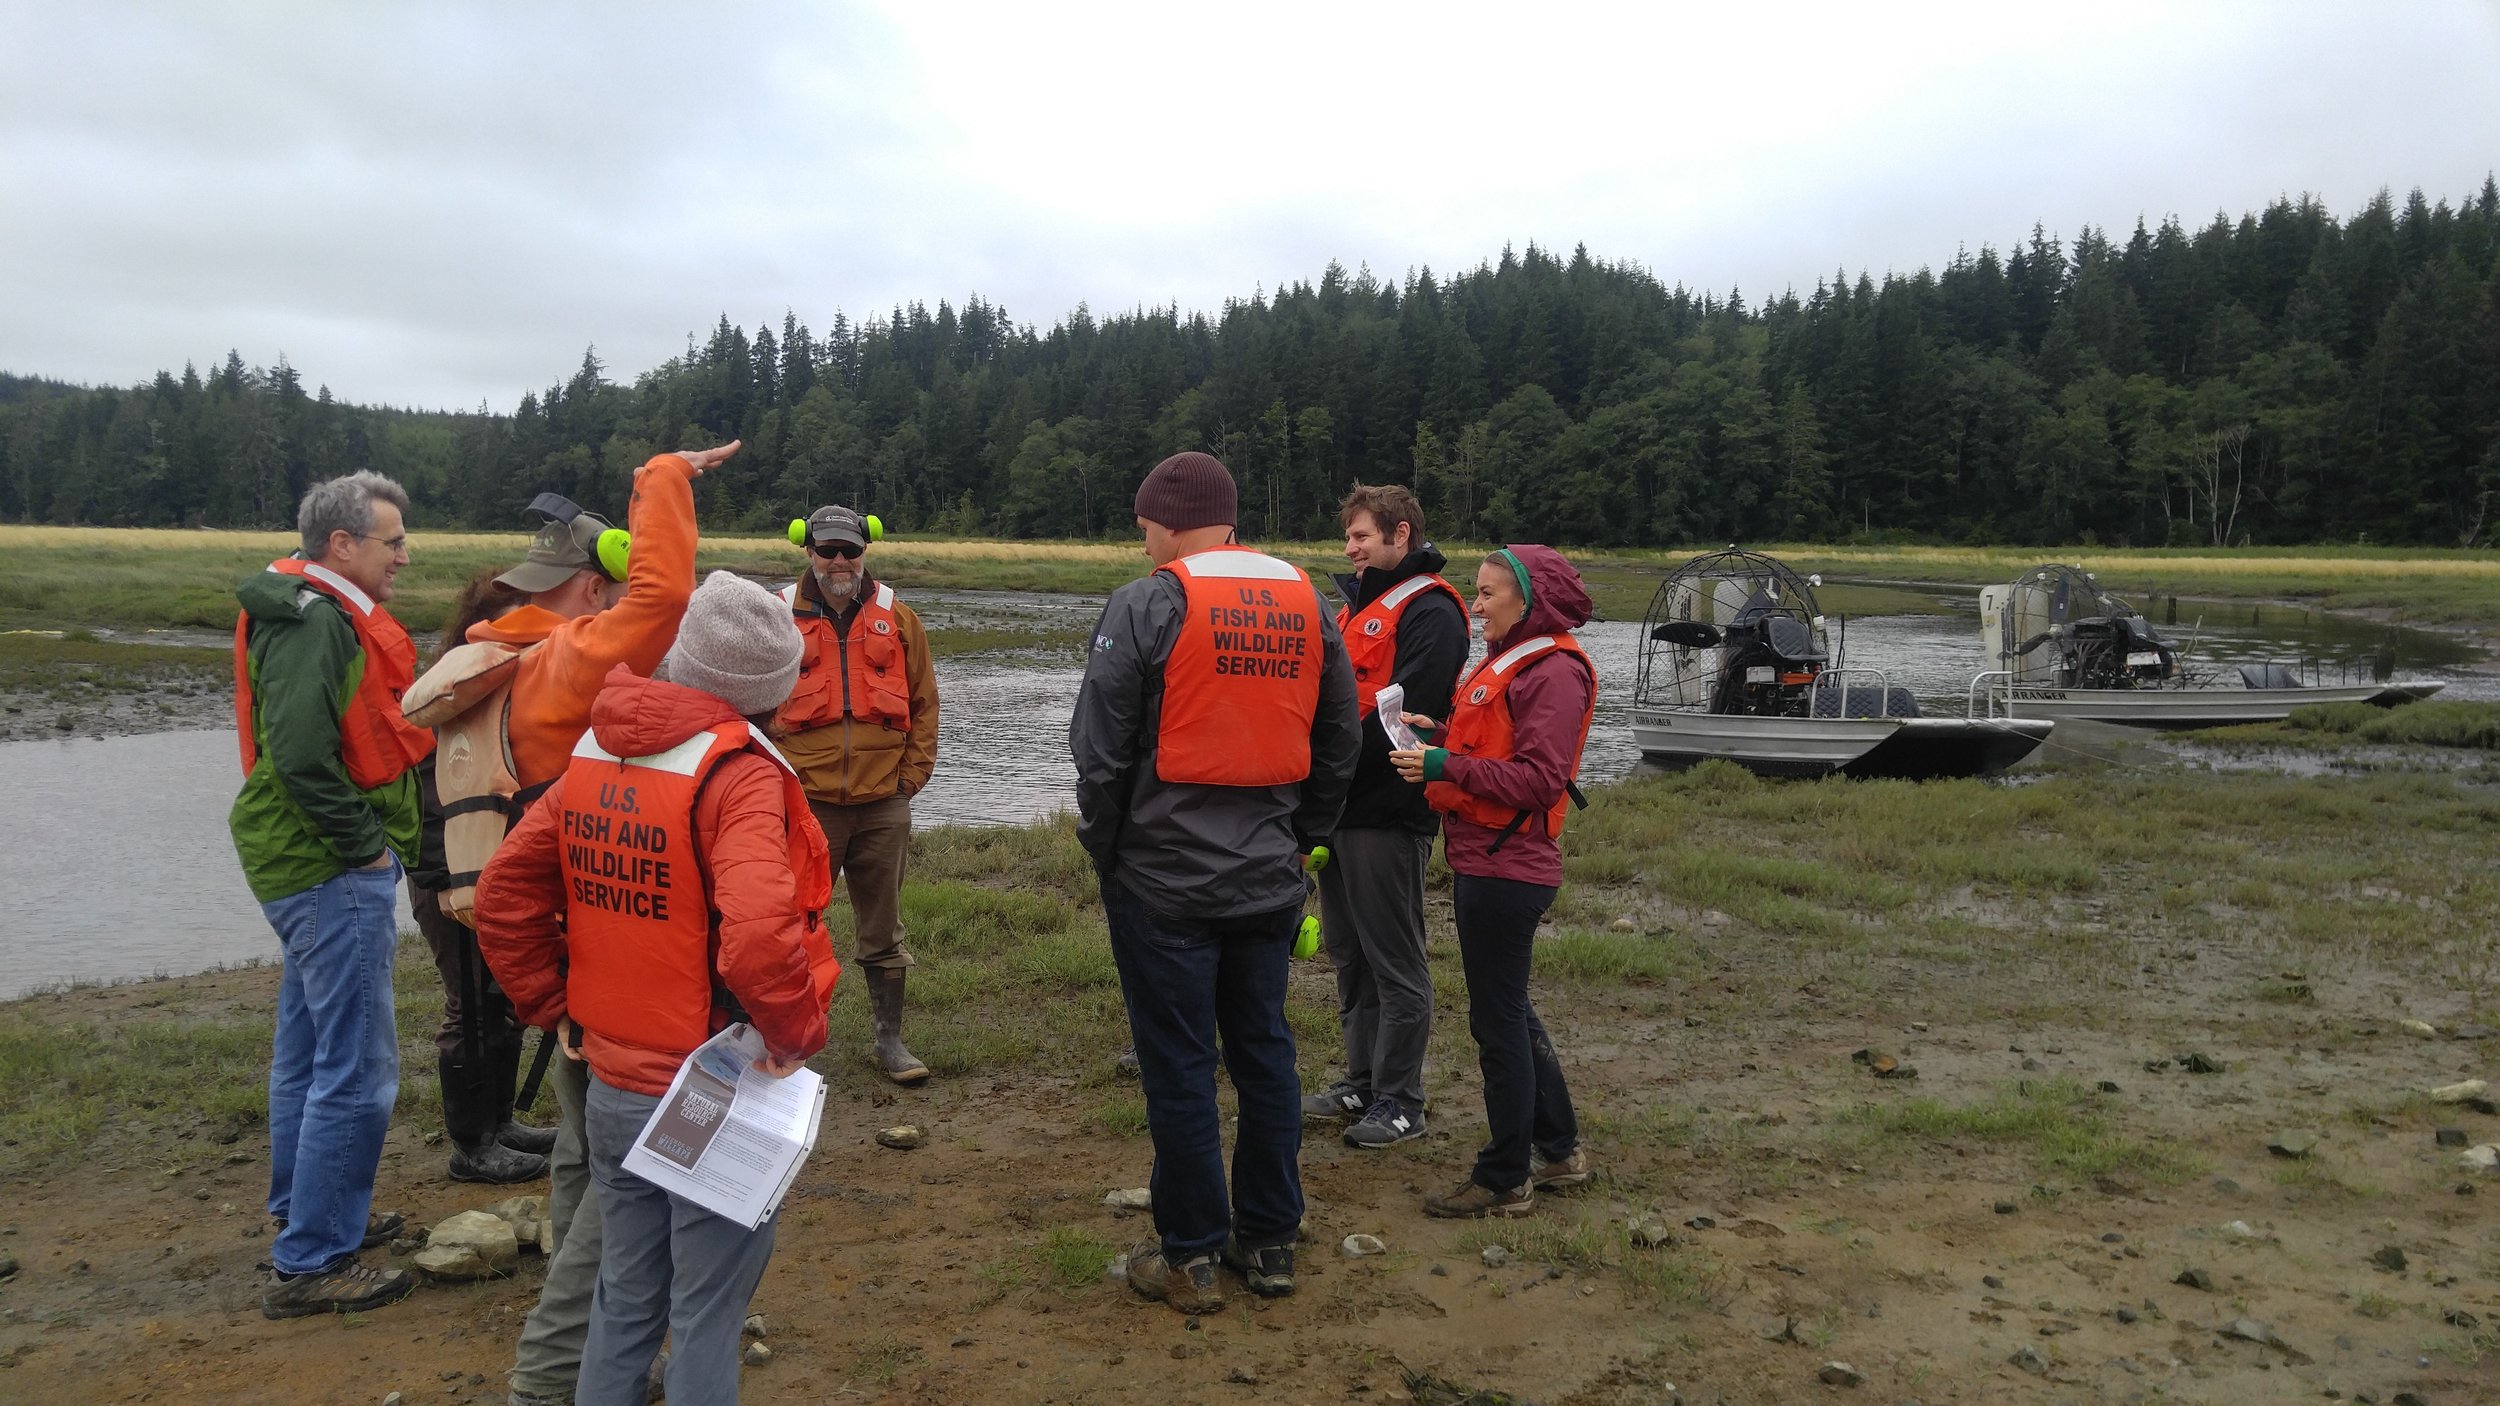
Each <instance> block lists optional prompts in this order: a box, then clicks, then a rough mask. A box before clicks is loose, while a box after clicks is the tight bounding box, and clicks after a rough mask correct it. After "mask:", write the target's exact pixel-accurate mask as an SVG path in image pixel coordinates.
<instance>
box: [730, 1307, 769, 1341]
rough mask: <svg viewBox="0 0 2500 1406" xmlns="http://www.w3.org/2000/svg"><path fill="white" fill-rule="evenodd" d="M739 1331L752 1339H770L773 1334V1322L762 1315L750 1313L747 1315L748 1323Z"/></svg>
mask: <svg viewBox="0 0 2500 1406" xmlns="http://www.w3.org/2000/svg"><path fill="white" fill-rule="evenodd" d="M738 1331H739V1332H741V1333H744V1334H746V1335H747V1336H748V1337H750V1338H768V1337H771V1336H772V1332H773V1325H772V1320H771V1319H769V1318H766V1317H765V1316H764V1315H762V1314H760V1313H750V1314H748V1315H747V1321H746V1322H745V1324H743V1325H742V1326H741V1327H740V1328H739V1329H738Z"/></svg>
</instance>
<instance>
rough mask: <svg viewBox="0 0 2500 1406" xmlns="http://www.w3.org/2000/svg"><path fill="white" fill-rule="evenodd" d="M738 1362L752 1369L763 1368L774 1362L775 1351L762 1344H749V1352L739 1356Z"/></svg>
mask: <svg viewBox="0 0 2500 1406" xmlns="http://www.w3.org/2000/svg"><path fill="white" fill-rule="evenodd" d="M738 1360H739V1361H741V1362H744V1363H745V1364H747V1365H748V1366H750V1367H761V1366H763V1365H764V1364H765V1363H767V1362H770V1361H772V1360H773V1350H772V1349H771V1348H769V1347H766V1346H764V1345H763V1344H762V1343H748V1344H747V1350H746V1351H745V1352H742V1353H740V1354H738Z"/></svg>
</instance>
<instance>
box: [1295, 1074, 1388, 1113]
mask: <svg viewBox="0 0 2500 1406" xmlns="http://www.w3.org/2000/svg"><path fill="white" fill-rule="evenodd" d="M1371 1105H1372V1096H1371V1091H1370V1090H1368V1089H1365V1088H1363V1087H1362V1086H1360V1085H1358V1084H1356V1083H1355V1082H1354V1081H1352V1080H1350V1079H1339V1080H1338V1081H1337V1082H1335V1083H1333V1084H1331V1085H1329V1086H1328V1087H1327V1088H1324V1089H1322V1090H1320V1091H1319V1092H1318V1093H1315V1094H1312V1095H1310V1096H1309V1097H1307V1098H1305V1099H1303V1100H1302V1116H1303V1117H1305V1118H1360V1117H1362V1116H1363V1110H1364V1109H1366V1108H1369V1107H1371Z"/></svg>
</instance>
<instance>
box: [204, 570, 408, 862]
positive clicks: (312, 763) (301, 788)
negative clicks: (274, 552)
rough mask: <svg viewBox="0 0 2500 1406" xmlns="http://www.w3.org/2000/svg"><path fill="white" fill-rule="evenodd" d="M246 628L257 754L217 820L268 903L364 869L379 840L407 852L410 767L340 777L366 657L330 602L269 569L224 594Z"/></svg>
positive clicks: (342, 613) (404, 855)
mask: <svg viewBox="0 0 2500 1406" xmlns="http://www.w3.org/2000/svg"><path fill="white" fill-rule="evenodd" d="M235 597H236V599H238V600H240V601H241V602H242V604H243V613H244V615H245V616H247V617H249V619H250V622H251V626H250V632H249V635H248V640H249V643H248V645H247V646H246V649H245V655H244V657H245V660H246V665H247V668H248V670H249V676H250V680H251V682H250V687H251V690H252V726H253V730H254V731H255V732H256V733H257V734H258V735H257V736H256V737H255V738H254V739H253V740H254V742H255V743H256V744H257V746H258V747H259V751H260V758H259V760H258V761H257V762H255V763H254V764H253V767H252V771H251V774H250V775H248V776H246V777H244V778H243V792H242V794H241V795H238V796H236V797H235V798H234V809H233V811H232V812H230V813H229V814H228V815H227V817H226V826H227V828H228V829H230V830H232V831H233V832H234V852H235V855H236V857H238V858H240V859H241V860H242V861H243V877H244V879H245V881H246V882H248V883H249V884H250V885H251V886H252V897H254V898H256V899H258V900H260V901H261V902H263V903H269V902H272V901H275V900H277V899H281V898H284V897H286V896H287V895H289V894H295V893H302V892H303V891H304V890H306V889H308V888H311V887H313V886H314V885H316V884H323V883H327V882H329V881H330V880H331V879H334V878H336V877H338V876H339V875H340V874H343V873H345V872H347V871H348V870H350V869H353V868H355V867H356V866H358V865H361V864H370V863H372V862H373V860H374V859H375V858H376V857H377V856H379V855H380V854H381V853H382V849H383V846H384V845H386V844H387V845H388V846H389V847H390V848H391V849H392V850H393V851H395V852H396V853H397V854H398V855H399V862H400V863H401V864H403V865H405V864H408V863H410V862H411V861H413V860H414V859H415V858H416V855H417V841H418V837H419V833H420V831H421V829H422V820H421V817H420V814H419V811H418V806H417V772H416V769H415V768H413V767H411V768H410V769H409V770H408V771H407V772H406V773H404V774H403V775H401V776H400V777H399V778H398V779H397V780H395V781H389V782H386V783H384V784H382V785H380V786H377V787H375V788H374V789H372V790H370V791H365V790H360V789H358V788H357V786H356V784H355V783H354V782H352V781H350V780H348V779H347V767H346V765H345V764H344V763H343V762H341V761H340V759H339V719H340V718H342V717H344V716H346V713H347V705H348V702H349V701H350V700H352V699H353V698H354V697H355V696H356V686H357V685H358V684H359V683H361V682H362V681H363V679H364V673H365V653H364V650H363V649H362V648H361V647H360V646H359V645H358V644H357V643H356V627H355V626H354V625H352V624H350V623H349V622H348V619H347V612H346V611H345V610H343V609H341V608H340V607H339V604H338V602H336V601H334V600H331V599H330V598H329V597H327V596H325V595H323V594H321V593H320V592H319V591H315V590H311V589H308V588H306V587H305V586H304V585H303V584H302V583H301V582H299V581H297V580H296V579H295V578H293V577H291V576H286V575H283V574H280V573H278V572H274V571H262V572H256V573H254V574H253V576H252V577H251V579H249V580H247V581H245V582H244V583H243V584H242V585H241V586H239V587H237V588H236V590H235Z"/></svg>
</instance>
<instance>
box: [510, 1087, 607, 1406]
mask: <svg viewBox="0 0 2500 1406" xmlns="http://www.w3.org/2000/svg"><path fill="white" fill-rule="evenodd" d="M547 1082H548V1083H549V1084H551V1085H553V1086H554V1087H555V1091H556V1108H557V1110H558V1111H559V1112H561V1113H562V1115H563V1117H562V1120H561V1121H560V1122H559V1123H558V1125H557V1129H556V1148H555V1151H554V1153H553V1154H551V1155H550V1156H549V1157H548V1158H547V1168H548V1173H547V1175H548V1187H547V1193H548V1194H547V1219H548V1220H549V1221H551V1222H553V1223H554V1225H555V1232H556V1247H555V1252H554V1253H553V1254H551V1255H549V1256H548V1257H547V1280H546V1282H545V1283H544V1284H542V1285H540V1286H539V1289H538V1305H537V1307H535V1308H532V1309H531V1310H530V1316H529V1317H528V1318H527V1319H526V1320H524V1321H523V1322H522V1324H521V1346H520V1350H519V1351H518V1352H516V1353H515V1354H514V1355H513V1361H512V1389H513V1390H514V1391H523V1392H529V1393H531V1394H532V1395H536V1396H553V1397H562V1396H563V1395H564V1394H565V1393H567V1392H569V1391H571V1390H572V1389H573V1384H574V1383H575V1382H577V1381H579V1380H581V1375H582V1340H583V1339H584V1338H585V1337H587V1336H589V1333H590V1294H591V1290H592V1289H594V1288H596V1287H597V1286H598V1283H599V1240H600V1236H599V1198H598V1197H597V1196H594V1195H592V1194H591V1191H590V1149H589V1145H588V1143H587V1142H586V1140H585V1138H584V1135H583V1132H582V1115H583V1107H582V1105H583V1103H584V1101H585V1100H587V1099H588V1098H589V1096H590V1066H589V1065H587V1064H584V1063H582V1062H581V1061H579V1060H574V1059H567V1058H565V1057H564V1056H563V1055H562V1054H561V1053H559V1054H557V1055H556V1057H555V1058H553V1059H551V1060H549V1061H547Z"/></svg>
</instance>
